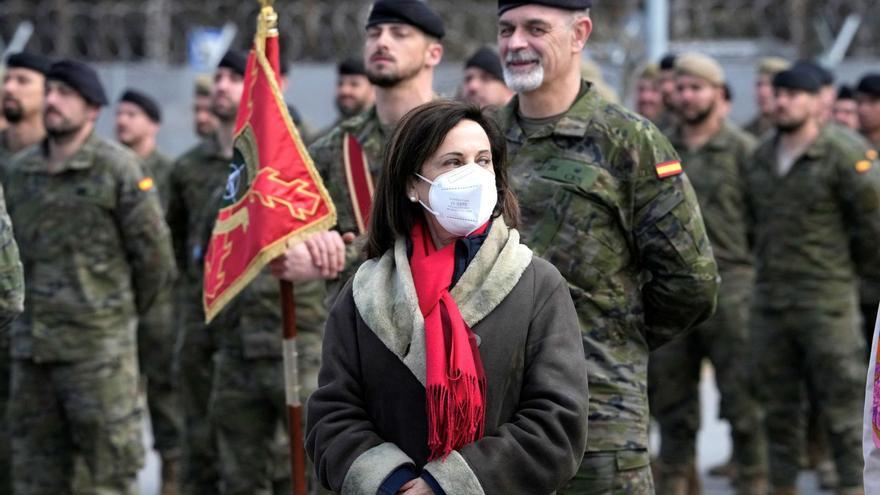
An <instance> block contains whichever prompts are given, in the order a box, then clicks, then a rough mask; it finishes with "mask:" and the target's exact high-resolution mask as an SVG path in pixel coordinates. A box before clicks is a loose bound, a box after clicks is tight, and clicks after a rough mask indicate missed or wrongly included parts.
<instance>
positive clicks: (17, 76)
mask: <svg viewBox="0 0 880 495" xmlns="http://www.w3.org/2000/svg"><path fill="white" fill-rule="evenodd" d="M50 65H51V63H50V61H49V59H48V58H46V57H43V56H40V55H35V54H31V53H15V54H12V55H10V56H9V58H7V59H6V73H5V74H4V76H3V99H2V104H3V109H2V110H3V112H2V113H3V115H4V116H5V117H6V121H7V122H8V123H9V127H7V128H6V129H5V130H3V131H0V177H4V176H5V174H6V171H7V170H8V168H9V166H10V164H11V162H12V157H13V155H15V154H16V153H18V152H20V151H22V150H24V149H27V148H29V147H31V146H33V145H35V144H37V143H38V142H40V141H42V140H43V138H44V137H45V136H46V129H45V128H44V127H43V99H44V94H45V91H46V87H45V86H46V84H45V83H46V72H47V71H48V70H49V66H50ZM3 182H5V179H4V180H3ZM3 208H4V210H3V217H2V219H3V220H4V222H5V223H0V225H2V227H3V230H2V231H0V234H2V235H3V236H4V237H3V240H4V242H3V244H2V247H0V254H2V256H3V259H2V260H0V262H2V264H0V267H2V268H0V269H2V270H5V269H6V267H7V266H8V265H7V261H8V260H6V256H7V254H8V253H7V251H8V250H12V249H15V242H14V240H13V242H12V243H11V244H9V243H8V240H7V238H8V237H9V236H11V235H12V228H11V226H10V225H8V223H9V222H8V215H7V214H6V209H5V208H6V206H5V204H4V205H3ZM7 227H8V228H7ZM9 256H11V254H9ZM15 259H16V262H17V259H18V252H17V249H16V250H15ZM18 267H19V270H20V269H21V268H20V267H21V265H20V263H19V265H18ZM0 283H2V280H0ZM4 327H8V322H6V324H5V325H4ZM8 330H9V329H8V328H4V329H3V330H2V331H0V418H6V410H7V401H8V399H9V380H10V358H9V332H8ZM11 493H12V460H11V452H10V439H9V422H8V421H5V420H4V421H0V495H6V494H11Z"/></svg>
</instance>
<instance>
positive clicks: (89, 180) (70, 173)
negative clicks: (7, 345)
mask: <svg viewBox="0 0 880 495" xmlns="http://www.w3.org/2000/svg"><path fill="white" fill-rule="evenodd" d="M45 146H46V143H45V142H44V143H43V145H42V146H38V147H35V148H32V149H31V150H29V151H27V152H25V153H24V154H22V155H17V157H16V160H15V161H14V162H13V164H12V166H11V167H10V169H11V170H10V171H9V173H8V178H7V184H6V186H7V194H8V200H7V205H8V207H9V214H10V217H11V218H12V222H13V224H14V225H15V226H16V228H15V238H16V240H17V241H18V245H19V247H20V249H21V251H20V252H21V256H22V263H23V265H24V274H25V289H26V292H25V294H26V298H25V301H26V303H25V308H24V309H25V310H24V314H23V315H22V317H21V318H19V319H18V320H16V321H15V323H13V326H12V339H13V341H12V347H13V348H12V352H13V355H14V356H16V357H23V358H28V357H32V358H33V359H36V360H38V361H74V360H81V359H88V358H92V357H94V356H107V355H114V354H118V353H126V352H134V349H135V332H134V323H135V322H136V318H137V315H138V314H143V313H145V312H147V311H148V310H149V309H150V307H151V306H152V304H153V302H154V301H155V299H156V297H157V295H158V294H159V293H160V292H161V291H162V290H163V289H164V288H165V287H166V286H167V285H168V284H169V283H170V282H171V279H172V278H173V276H174V258H173V256H172V251H171V242H170V239H169V235H168V229H167V227H166V225H165V222H163V221H162V212H161V207H160V205H159V198H158V196H157V195H156V192H155V189H154V188H153V187H152V184H151V183H150V182H147V181H144V177H143V175H142V173H141V167H140V165H139V163H138V160H137V157H136V156H135V155H134V154H133V153H131V152H130V151H129V150H127V149H124V148H122V147H121V146H119V145H116V144H114V143H110V142H108V141H105V140H103V139H101V138H99V137H98V136H97V135H95V134H92V135H91V136H90V137H89V138H88V140H87V141H86V142H85V144H84V145H83V146H82V148H80V149H79V151H77V152H76V154H75V155H74V156H72V157H71V158H70V159H69V160H67V161H66V162H65V163H64V164H63V165H62V166H61V167H60V168H59V169H58V170H51V169H50V168H49V166H48V161H47V159H46V147H45Z"/></svg>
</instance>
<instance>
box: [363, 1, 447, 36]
mask: <svg viewBox="0 0 880 495" xmlns="http://www.w3.org/2000/svg"><path fill="white" fill-rule="evenodd" d="M387 22H402V23H404V24H410V25H412V26H415V27H417V28H419V29H421V30H422V31H423V32H424V33H425V34H428V35H431V36H433V37H435V38H438V39H442V38H443V36H444V35H445V34H446V30H445V29H443V19H441V18H440V16H439V15H437V13H436V12H434V11H433V10H431V8H430V7H428V5H427V4H426V3H425V2H421V1H419V0H378V1H377V2H376V3H374V4H373V9H372V10H370V17H369V18H368V19H367V27H372V26H375V25H377V24H383V23H387Z"/></svg>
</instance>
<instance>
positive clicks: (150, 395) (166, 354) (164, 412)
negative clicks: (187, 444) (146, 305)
mask: <svg viewBox="0 0 880 495" xmlns="http://www.w3.org/2000/svg"><path fill="white" fill-rule="evenodd" d="M169 296H170V293H165V294H163V295H162V296H160V297H161V299H160V300H158V301H156V303H155V304H154V305H153V308H152V309H151V310H150V312H149V313H148V314H147V315H145V316H144V317H142V318H141V320H140V322H139V324H138V362H139V364H140V369H141V373H142V374H143V376H144V378H145V381H146V387H145V389H146V393H147V409H148V411H149V413H150V425H151V426H152V427H153V448H154V449H156V451H158V452H159V454H160V455H161V456H162V459H172V460H173V459H176V458H178V457H179V455H180V436H181V434H182V430H183V411H182V410H181V405H180V398H179V397H178V395H177V388H176V386H175V384H174V380H173V379H172V372H171V369H172V361H173V354H174V342H175V339H176V332H175V325H174V324H173V318H172V307H171V301H170V298H169Z"/></svg>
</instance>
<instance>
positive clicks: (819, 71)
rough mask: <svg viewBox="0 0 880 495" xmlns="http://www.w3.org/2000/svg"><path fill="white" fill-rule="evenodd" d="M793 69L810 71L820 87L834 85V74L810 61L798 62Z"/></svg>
mask: <svg viewBox="0 0 880 495" xmlns="http://www.w3.org/2000/svg"><path fill="white" fill-rule="evenodd" d="M793 68H794V69H805V70H808V71H811V72H812V73H813V74H814V75H815V76H816V79H818V80H819V83H820V84H821V85H822V86H829V85H831V84H834V73H832V72H831V71H830V70H828V69H826V68H825V67H823V66H822V65H821V64H819V63H817V62H813V61H812V60H798V61H797V62H795V63H794V67H793Z"/></svg>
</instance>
